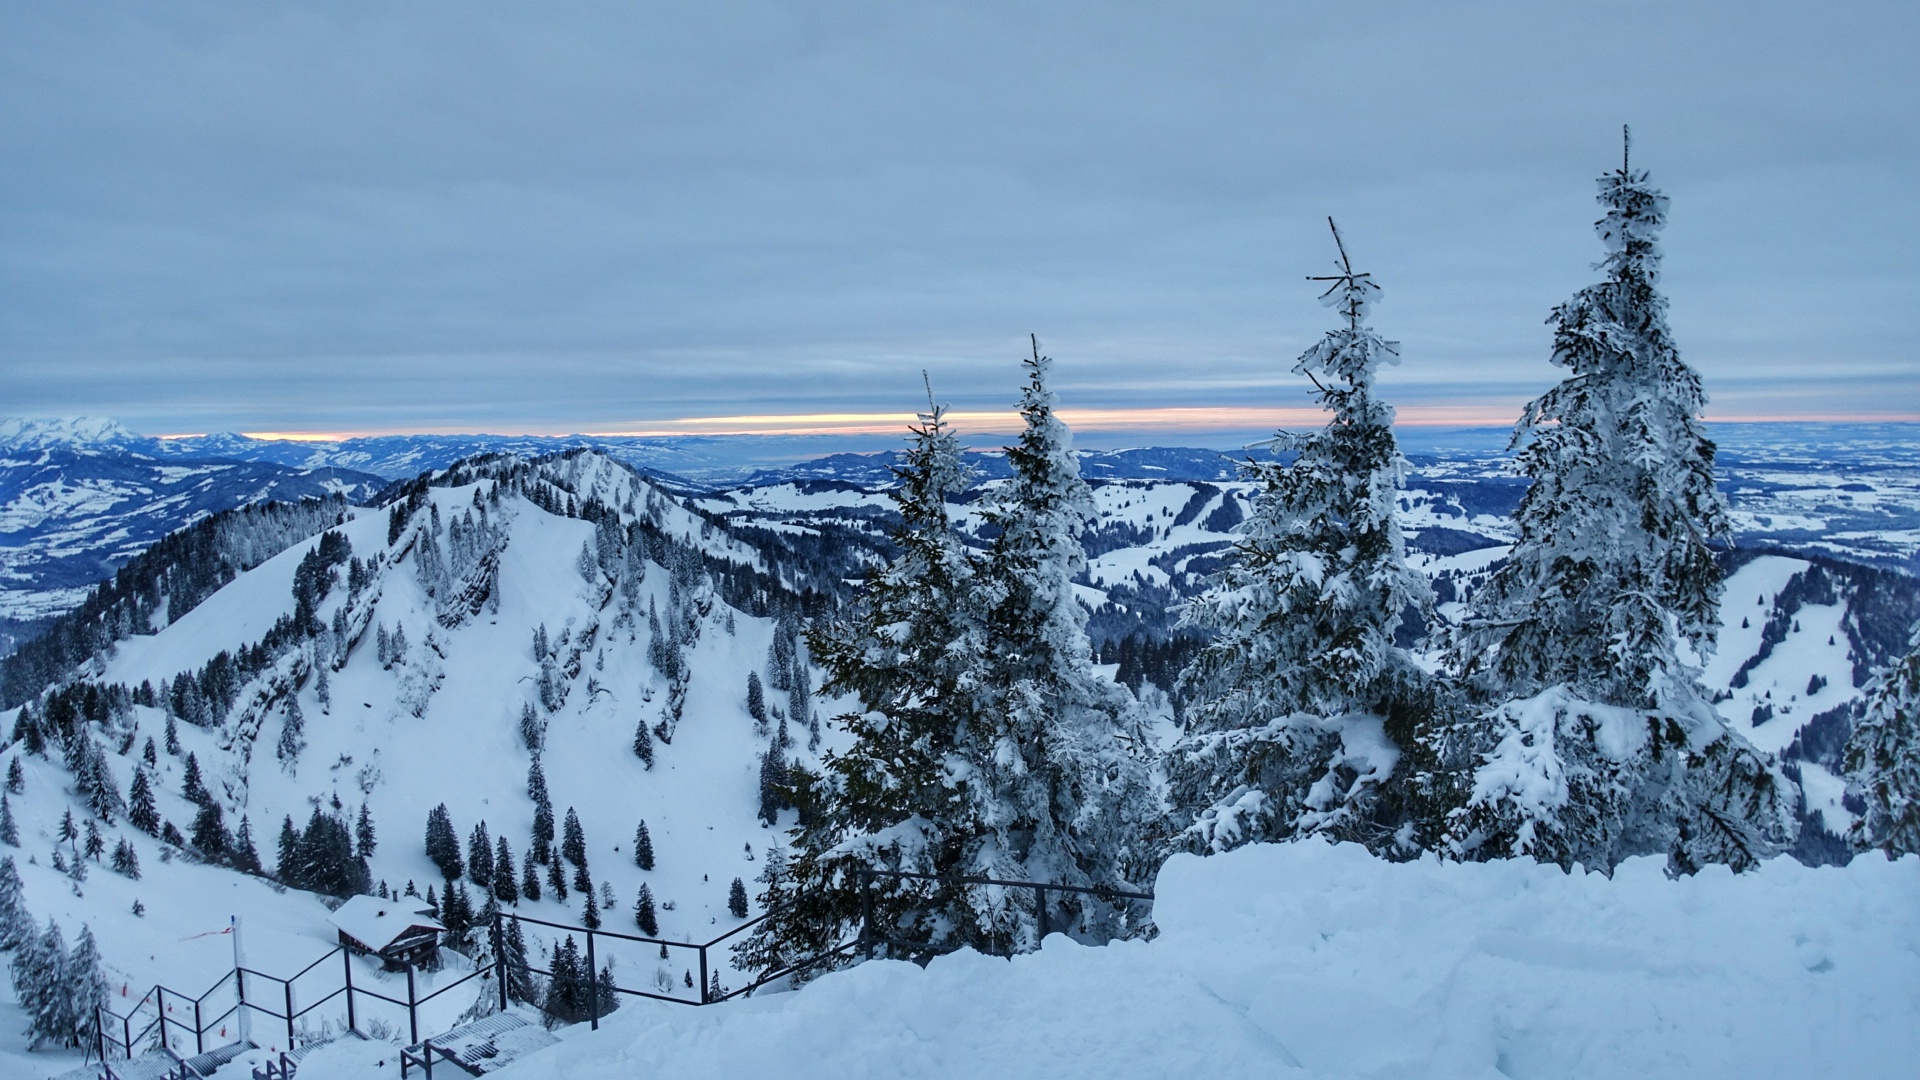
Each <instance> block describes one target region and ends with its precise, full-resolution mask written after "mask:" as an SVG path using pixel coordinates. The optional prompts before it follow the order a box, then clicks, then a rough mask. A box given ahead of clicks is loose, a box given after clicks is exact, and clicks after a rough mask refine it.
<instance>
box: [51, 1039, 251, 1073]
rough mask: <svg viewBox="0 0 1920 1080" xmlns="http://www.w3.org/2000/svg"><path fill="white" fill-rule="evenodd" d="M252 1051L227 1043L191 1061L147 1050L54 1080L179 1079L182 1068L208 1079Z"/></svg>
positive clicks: (88, 1067)
mask: <svg viewBox="0 0 1920 1080" xmlns="http://www.w3.org/2000/svg"><path fill="white" fill-rule="evenodd" d="M251 1049H253V1044H251V1043H243V1042H236V1043H228V1044H227V1045H226V1046H221V1047H217V1048H215V1049H212V1050H209V1051H207V1052H206V1053H204V1054H195V1055H194V1056H193V1057H190V1058H182V1057H179V1056H178V1055H175V1054H171V1053H168V1052H167V1051H165V1050H149V1051H148V1052H146V1053H144V1054H141V1055H140V1056H139V1057H136V1058H133V1059H131V1060H127V1061H112V1062H108V1063H107V1064H106V1065H104V1066H102V1065H99V1064H93V1065H83V1066H81V1067H80V1068H78V1069H74V1070H72V1071H71V1072H65V1073H61V1074H60V1075H59V1076H57V1077H54V1078H53V1080H101V1078H102V1077H106V1076H111V1077H113V1078H114V1080H167V1078H169V1077H174V1076H179V1075H180V1072H181V1068H182V1066H185V1067H186V1075H187V1076H189V1077H193V1076H209V1075H211V1074H212V1073H213V1072H214V1070H216V1069H218V1068H219V1067H220V1066H222V1065H225V1064H226V1063H227V1062H229V1061H232V1060H233V1059H234V1058H236V1057H238V1056H240V1055H241V1054H243V1053H245V1052H246V1051H248V1050H251Z"/></svg>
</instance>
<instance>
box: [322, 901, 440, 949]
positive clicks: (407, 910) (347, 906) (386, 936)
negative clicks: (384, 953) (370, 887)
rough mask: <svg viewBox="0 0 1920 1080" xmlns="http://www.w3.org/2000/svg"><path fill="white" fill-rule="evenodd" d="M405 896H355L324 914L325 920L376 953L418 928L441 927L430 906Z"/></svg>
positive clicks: (433, 928) (437, 928) (434, 928)
mask: <svg viewBox="0 0 1920 1080" xmlns="http://www.w3.org/2000/svg"><path fill="white" fill-rule="evenodd" d="M419 905H420V901H419V900H417V899H415V898H413V897H411V896H409V897H407V898H405V899H404V900H382V899H380V898H379V897H377V896H356V897H354V898H353V899H351V900H348V901H347V902H346V903H344V904H341V905H340V907H339V909H338V910H336V911H335V912H334V913H333V914H332V915H330V916H328V917H327V921H328V922H330V923H332V924H333V925H334V926H335V927H337V928H339V929H340V930H342V931H344V932H345V933H346V934H347V936H348V937H351V938H353V940H355V941H357V942H359V943H360V944H362V945H365V946H366V947H368V948H369V949H373V950H375V951H376V952H377V951H379V950H381V949H384V948H386V947H387V946H389V945H391V944H393V943H394V942H395V941H398V940H399V939H401V938H403V937H406V936H407V932H408V931H410V930H412V929H414V928H415V927H418V928H419V929H422V930H445V929H446V927H445V926H442V925H441V924H440V923H439V921H438V920H436V919H435V918H434V917H433V915H432V909H430V908H427V907H424V906H419Z"/></svg>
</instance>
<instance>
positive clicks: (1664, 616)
mask: <svg viewBox="0 0 1920 1080" xmlns="http://www.w3.org/2000/svg"><path fill="white" fill-rule="evenodd" d="M1599 188H1600V190H1599V202H1600V204H1601V206H1603V207H1604V208H1605V211H1606V212H1605V215H1604V216H1603V217H1602V218H1601V219H1600V220H1599V221H1598V222H1597V223H1596V226H1595V227H1596V229H1597V231H1598V232H1599V234H1600V239H1601V242H1602V244H1603V245H1604V246H1605V248H1606V258H1605V259H1604V260H1603V261H1602V262H1601V263H1600V264H1599V267H1598V268H1599V269H1600V270H1602V271H1604V272H1605V275H1606V276H1605V278H1604V280H1602V281H1600V282H1598V283H1597V284H1594V285H1591V286H1588V287H1587V288H1585V289H1582V290H1580V291H1579V292H1578V293H1576V294H1574V297H1573V299H1571V300H1569V301H1567V302H1566V303H1564V304H1562V305H1560V306H1559V307H1557V308H1555V309H1554V311H1553V315H1552V317H1551V319H1550V320H1549V322H1550V323H1552V325H1553V327H1554V340H1553V356H1552V359H1553V362H1554V363H1555V364H1558V365H1559V366H1561V367H1563V368H1566V369H1567V370H1568V372H1569V375H1568V377H1567V378H1566V379H1564V380H1563V381H1562V382H1561V383H1560V384H1559V385H1557V386H1555V387H1554V388H1553V389H1551V390H1549V391H1547V393H1545V394H1543V395H1542V396H1540V397H1539V398H1536V399H1535V400H1533V401H1532V402H1530V403H1528V405H1527V406H1526V409H1525V410H1524V411H1523V413H1522V414H1521V417H1520V421H1519V423H1518V424H1517V425H1515V428H1514V436H1513V447H1514V448H1515V450H1516V451H1517V462H1516V466H1517V470H1518V472H1519V473H1520V474H1521V475H1523V476H1525V477H1526V478H1527V479H1528V480H1529V481H1530V486H1529V487H1528V490H1527V493H1526V495H1525V497H1524V498H1523V499H1522V500H1521V503H1520V507H1519V509H1518V510H1517V511H1516V512H1515V524H1516V526H1517V532H1518V540H1517V542H1516V543H1515V544H1514V547H1513V550H1512V552H1511V553H1510V554H1509V555H1508V557H1507V559H1506V561H1505V562H1504V563H1503V564H1502V565H1501V566H1500V567H1499V568H1498V569H1496V570H1495V571H1494V573H1493V574H1492V575H1491V577H1490V578H1489V580H1488V581H1487V583H1486V585H1484V586H1483V587H1482V588H1481V589H1479V590H1478V591H1477V592H1476V593H1475V594H1474V597H1473V600H1472V604H1471V608H1470V610H1469V612H1468V613H1467V615H1466V617H1465V618H1464V619H1463V621H1462V623H1461V625H1460V626H1459V627H1458V628H1457V630H1456V632H1455V633H1454V635H1453V640H1452V643H1451V653H1452V659H1453V661H1454V662H1455V664H1456V665H1457V666H1458V668H1459V670H1460V671H1461V672H1462V673H1463V675H1465V676H1466V678H1467V679H1468V681H1469V684H1470V685H1471V686H1473V687H1474V688H1475V689H1476V690H1477V691H1478V692H1479V693H1480V694H1481V695H1482V696H1483V698H1484V699H1485V700H1486V701H1488V702H1489V703H1490V705H1491V707H1490V709H1489V710H1488V712H1487V713H1486V714H1485V717H1484V723H1482V724H1480V725H1477V726H1473V727H1471V728H1470V729H1469V730H1470V732H1471V735H1470V737H1471V738H1477V739H1479V740H1482V744H1481V750H1482V764H1481V766H1480V767H1479V768H1478V770H1477V771H1476V773H1475V774H1474V776H1473V779H1472V784H1471V787H1472V791H1471V795H1470V796H1469V797H1468V799H1467V802H1466V805H1465V806H1464V807H1462V808H1459V809H1457V810H1456V811H1455V813H1454V815H1453V823H1452V830H1451V831H1452V842H1453V844H1454V846H1455V848H1456V850H1458V851H1460V852H1461V853H1463V854H1468V855H1472V856H1475V857H1487V856H1493V857H1499V856H1503V855H1508V854H1530V855H1533V856H1536V857H1538V858H1541V859H1546V860H1549V861H1554V862H1558V863H1561V864H1562V865H1571V864H1572V863H1575V862H1579V863H1584V864H1585V865H1587V866H1603V867H1612V866H1613V865H1614V864H1616V863H1618V862H1619V861H1620V860H1621V859H1622V858H1625V857H1627V856H1629V855H1636V854H1648V853H1656V852H1664V853H1666V854H1668V855H1669V856H1670V857H1671V859H1672V862H1673V865H1674V867H1675V868H1676V869H1679V870H1682V871H1685V870H1689V869H1691V868H1694V867H1697V866H1699V865H1701V864H1703V863H1707V862H1727V863H1731V864H1732V865H1734V866H1736V867H1744V866H1747V865H1751V863H1752V862H1753V861H1754V860H1755V859H1757V858H1760V857H1762V856H1763V855H1765V854H1768V853H1770V852H1772V851H1774V850H1777V848H1778V845H1779V844H1780V843H1781V842H1783V840H1785V839H1787V838H1789V837H1790V836H1791V833H1792V830H1793V823H1792V812H1791V808H1790V805H1789V801H1788V800H1787V799H1786V798H1785V797H1784V787H1785V784H1784V781H1783V780H1782V779H1781V778H1780V777H1779V776H1778V775H1777V774H1776V773H1775V771H1774V770H1773V769H1772V767H1771V766H1770V765H1768V764H1767V763H1766V762H1765V761H1764V760H1763V759H1762V758H1761V757H1760V756H1759V755H1758V754H1757V753H1756V752H1755V751H1754V750H1753V748H1752V747H1751V746H1749V745H1748V744H1747V743H1746V742H1745V741H1744V740H1743V739H1741V738H1740V737H1739V736H1737V735H1735V734H1733V733H1732V732H1731V731H1729V730H1728V728H1727V726H1726V725H1725V724H1724V723H1723V722H1722V721H1721V720H1720V718H1719V717H1718V716H1717V715H1716V714H1715V713H1714V711H1713V708H1712V706H1711V704H1710V703H1709V702H1708V701H1707V699H1706V696H1705V695H1704V693H1703V692H1702V690H1701V688H1700V686H1699V683H1698V681H1697V680H1698V674H1699V672H1698V668H1697V666H1696V663H1697V660H1698V659H1699V658H1702V657H1705V656H1707V655H1708V654H1709V653H1710V652H1711V651H1712V649H1713V646H1714V634H1715V629H1716V626H1717V620H1718V613H1719V604H1720V593H1721V580H1720V578H1721V574H1720V569H1719V565H1718V563H1717V562H1716V561H1715V558H1714V552H1713V549H1712V547H1711V545H1712V544H1713V543H1714V542H1715V541H1719V540H1724V539H1725V538H1726V537H1727V535H1728V534H1729V531H1730V527H1729V522H1728V517H1727V509H1726V503H1725V500H1724V499H1723V497H1722V496H1721V495H1720V493H1719V491H1718V490H1717V489H1716V488H1715V486H1714V477H1713V460H1714V446H1713V443H1712V442H1711V441H1709V440H1708V439H1707V437H1706V434H1705V432H1704V430H1703V428H1702V424H1701V420H1700V413H1701V410H1702V409H1703V408H1704V407H1705V405H1706V393H1705V391H1704V390H1703V388H1702V386H1701V382H1700V376H1699V375H1698V374H1697V373H1696V372H1694V370H1693V369H1692V368H1691V367H1689V366H1688V365H1687V364H1686V363H1685V362H1684V361H1683V360H1681V358H1680V353H1679V350H1678V349H1677V348H1676V347H1675V344H1674V341H1673V335H1672V332H1671V331H1670V330H1669V329H1668V327H1667V320H1666V311H1667V301H1666V298H1665V297H1664V296H1662V295H1661V294H1660V292H1659V290H1658V288H1657V286H1658V284H1659V277H1660V248H1659V244H1658V238H1659V233H1660V230H1661V228H1662V226H1664V224H1665V223H1666V216H1667V197H1666V196H1665V195H1663V194H1662V193H1661V192H1660V191H1659V190H1657V189H1656V188H1654V187H1653V186H1652V184H1651V183H1650V182H1649V177H1648V174H1647V173H1646V172H1645V171H1644V170H1636V169H1634V168H1633V167H1632V165H1631V161H1630V159H1628V158H1627V157H1626V155H1624V154H1623V157H1622V161H1621V165H1620V168H1618V169H1616V170H1614V171H1612V172H1609V173H1607V174H1606V175H1604V176H1602V177H1601V178H1600V181H1599Z"/></svg>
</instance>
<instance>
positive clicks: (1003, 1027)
mask: <svg viewBox="0 0 1920 1080" xmlns="http://www.w3.org/2000/svg"><path fill="white" fill-rule="evenodd" d="M1157 890H1158V901H1157V904H1156V916H1157V921H1158V923H1159V925H1160V929H1161V933H1160V936H1159V937H1158V938H1157V939H1156V940H1154V941H1151V942H1141V941H1130V942H1116V943H1114V944H1111V945H1107V946H1103V947H1094V948H1089V947H1084V946H1081V945H1077V944H1075V943H1073V942H1072V941H1069V940H1068V939H1066V938H1065V937H1062V936H1055V937H1053V938H1050V939H1049V940H1048V941H1047V943H1046V945H1045V947H1044V948H1043V949H1042V950H1041V951H1040V952H1038V953H1033V954H1029V955H1025V956H1019V957H1015V958H1014V959H1012V960H1011V961H1008V960H1002V959H997V958H991V957H985V956H981V955H979V954H976V953H972V952H962V953H957V954H954V955H951V956H945V957H941V958H939V959H936V960H934V961H933V962H932V964H930V965H929V966H928V967H927V968H926V969H924V970H922V969H920V968H918V967H915V966H913V965H911V964H906V963H900V962H895V961H874V962H872V963H868V964H863V965H861V966H859V967H856V968H854V969H852V970H850V971H846V972H841V973H838V974H834V975H829V976H826V977H824V978H821V979H819V980H817V981H815V982H813V983H811V984H810V985H808V986H807V987H806V988H805V989H802V990H800V991H799V992H797V993H791V994H770V995H764V996H759V997H756V998H753V999H749V1000H745V1001H740V1002H736V1003H728V1004H726V1005H720V1006H713V1007H709V1008H704V1009H698V1010H693V1009H686V1008H681V1007H676V1006H671V1005H657V1006H656V1005H649V1004H647V1003H636V1004H635V1005H632V1006H629V1007H627V1008H625V1009H623V1010H622V1011H621V1012H620V1013H619V1014H616V1015H615V1016H614V1017H613V1018H612V1019H611V1020H609V1021H607V1022H606V1023H605V1024H604V1025H603V1026H602V1029H601V1030H600V1031H598V1032H592V1031H588V1030H585V1029H584V1027H577V1028H574V1029H571V1030H569V1031H566V1032H564V1033H563V1037H564V1042H563V1043H562V1045H560V1046H557V1047H553V1048H550V1049H548V1050H545V1051H542V1052H539V1053H537V1054H534V1055H531V1056H529V1057H527V1058H524V1059H522V1060H520V1061H518V1062H515V1063H513V1064H511V1065H509V1066H508V1067H506V1068H505V1069H502V1070H501V1071H500V1072H499V1073H498V1074H497V1075H498V1076H500V1077H501V1080H532V1078H536V1077H539V1078H545V1077H559V1076H564V1077H568V1078H570V1080H600V1078H607V1080H613V1078H616V1077H618V1078H625V1077H633V1076H670V1077H675V1078H676V1080H701V1078H708V1077H711V1078H715V1080H719V1078H731V1077H743V1076H751V1077H763V1078H767V1080H773V1078H785V1077H823V1078H825V1077H832V1078H839V1077H847V1076H874V1077H879V1076H886V1077H956V1078H957V1077H969V1078H970V1077H979V1076H992V1077H997V1078H1002V1080H1014V1078H1020V1077H1036V1078H1038V1077H1049V1078H1051V1077H1064V1076H1085V1077H1096V1076H1097V1077H1104V1078H1115V1080H1118V1078H1131V1077H1143V1078H1144V1077H1166V1076H1195V1077H1202V1076H1204V1077H1293V1076H1297V1077H1302V1078H1306V1077H1382V1078H1385V1077H1395V1078H1399V1077H1407V1078H1412V1077H1419V1078H1423V1080H1426V1078H1454V1077H1460V1078H1476V1080H1477V1078H1489V1080H1492V1078H1501V1077H1570V1076H1579V1077H1593V1078H1610V1077H1622V1078H1628V1077H1631V1078H1635V1080H1644V1078H1653V1077H1675V1078H1686V1080H1704V1078H1719V1077H1726V1078H1730V1080H1731V1078H1745V1077H1753V1076H1859V1077H1867V1076H1875V1077H1891V1076H1900V1075H1906V1074H1907V1073H1908V1072H1910V1071H1911V1064H1912V1062H1913V1061H1914V1060H1915V1058H1916V1055H1920V1027H1916V1025H1914V1024H1913V1022H1912V1019H1913V1017H1914V1015H1915V1014H1916V1012H1920V963H1916V962H1915V951H1916V949H1917V948H1920V909H1916V908H1915V906H1914V904H1913V903H1912V898H1913V896H1914V895H1915V891H1916V890H1920V858H1916V857H1913V856H1909V857H1907V858H1906V859H1904V860H1902V861H1900V862H1899V863H1888V862H1887V861H1886V860H1884V859H1879V858H1873V859H1865V860H1861V861H1859V862H1857V863H1855V864H1854V865H1853V866H1850V867H1847V868H1845V869H1836V868H1827V869H1821V870H1811V869H1808V868H1805V867H1802V866H1799V865H1797V864H1795V863H1793V862H1791V861H1786V860H1777V861H1775V862H1773V863H1770V864H1768V865H1766V866H1764V867H1762V868H1760V869H1759V870H1758V871H1756V872H1754V873H1752V874H1748V875H1745V876H1742V877H1738V878H1736V877H1735V876H1733V875H1732V874H1730V873H1728V872H1727V871H1726V870H1725V869H1724V868H1714V869H1710V870H1708V871H1705V872H1703V873H1701V874H1699V875H1697V876H1694V877H1690V878H1684V879H1680V880H1668V879H1667V878H1666V876H1665V874H1664V873H1663V868H1662V865H1661V862H1660V860H1657V859H1634V860H1630V861H1628V862H1627V863H1625V864H1624V865H1622V866H1621V867H1620V868H1619V870H1618V872H1617V873H1616V874H1615V876H1614V877H1613V878H1612V879H1611V880H1609V879H1607V878H1605V877H1603V876H1601V875H1599V874H1585V875H1574V876H1568V875H1566V874H1563V873H1562V872H1561V871H1560V870H1558V869H1556V868H1554V867H1551V866H1544V867H1543V866H1539V865H1536V864H1533V863H1529V862H1524V861H1509V862H1501V863H1485V864H1464V865H1462V864H1440V863H1436V862H1433V861H1423V862H1418V863H1411V864H1397V865H1396V864H1389V863H1384V862H1381V861H1379V860H1376V859H1374V858H1372V857H1371V856H1369V855H1368V854H1367V853H1366V852H1365V851H1364V850H1363V849H1361V848H1359V847H1357V846H1353V845H1342V846H1339V847H1334V846H1329V845H1325V844H1320V843H1317V842H1308V843H1300V844H1287V845H1272V846H1260V845H1256V846H1253V847H1248V848H1243V849H1241V850H1239V851H1235V852H1231V853H1229V854H1226V855H1219V856H1214V857H1212V858H1208V859H1204V860H1203V859H1198V858H1195V857H1193V856H1190V855H1179V856H1175V857H1174V858H1173V859H1171V860H1170V861H1169V862H1168V863H1167V865H1166V866H1165V868H1164V869H1162V871H1161V872H1160V876H1159V881H1158V885H1157ZM376 1060H380V1061H384V1066H383V1067H376V1066H375V1065H374V1062H375V1061H376ZM392 1068H393V1065H392V1054H391V1050H390V1049H387V1050H382V1049H381V1048H378V1047H366V1046H364V1045H361V1046H353V1045H340V1046H338V1047H336V1048H333V1049H330V1050H324V1051H322V1052H321V1053H320V1054H318V1055H316V1056H315V1057H314V1058H313V1059H310V1061H309V1062H308V1063H307V1064H306V1065H305V1066H303V1068H302V1071H301V1074H300V1075H301V1077H302V1078H303V1080H373V1078H374V1077H380V1076H385V1075H388V1074H390V1073H391V1071H392Z"/></svg>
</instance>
